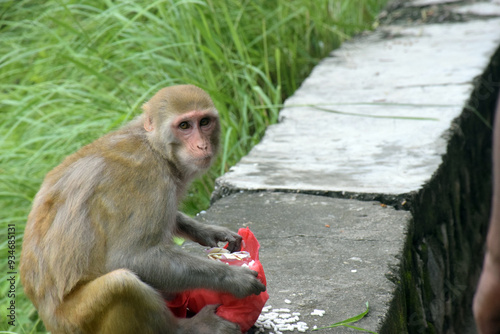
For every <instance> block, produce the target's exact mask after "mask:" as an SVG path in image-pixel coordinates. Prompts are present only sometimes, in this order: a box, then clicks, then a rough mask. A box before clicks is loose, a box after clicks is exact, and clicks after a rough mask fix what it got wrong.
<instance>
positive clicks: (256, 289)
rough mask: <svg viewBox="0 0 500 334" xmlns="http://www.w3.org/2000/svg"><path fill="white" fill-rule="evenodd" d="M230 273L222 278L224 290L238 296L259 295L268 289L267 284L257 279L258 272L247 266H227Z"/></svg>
mask: <svg viewBox="0 0 500 334" xmlns="http://www.w3.org/2000/svg"><path fill="white" fill-rule="evenodd" d="M226 268H227V271H228V273H227V274H226V275H224V277H223V278H222V282H221V283H222V285H223V287H224V290H226V291H227V292H229V293H231V294H233V295H234V296H235V297H236V298H244V297H246V296H250V295H258V294H260V293H261V292H264V291H266V286H265V285H264V284H262V282H261V281H259V280H258V279H257V274H258V273H257V272H256V271H253V270H250V269H248V268H245V267H238V266H226Z"/></svg>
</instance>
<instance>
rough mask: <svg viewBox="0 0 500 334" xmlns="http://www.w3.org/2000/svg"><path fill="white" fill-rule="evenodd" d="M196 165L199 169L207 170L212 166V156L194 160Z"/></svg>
mask: <svg viewBox="0 0 500 334" xmlns="http://www.w3.org/2000/svg"><path fill="white" fill-rule="evenodd" d="M196 164H197V165H198V166H199V167H201V168H208V167H210V165H211V164H212V155H207V156H205V157H202V158H199V159H196Z"/></svg>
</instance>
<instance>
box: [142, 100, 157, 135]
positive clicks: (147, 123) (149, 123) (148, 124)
mask: <svg viewBox="0 0 500 334" xmlns="http://www.w3.org/2000/svg"><path fill="white" fill-rule="evenodd" d="M142 110H143V111H144V129H145V130H146V131H147V132H151V131H153V130H154V126H153V120H152V119H151V113H150V111H149V105H148V103H147V102H146V103H144V104H143V106H142Z"/></svg>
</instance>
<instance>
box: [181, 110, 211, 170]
mask: <svg viewBox="0 0 500 334" xmlns="http://www.w3.org/2000/svg"><path fill="white" fill-rule="evenodd" d="M218 122H219V117H218V115H217V113H214V112H212V111H206V110H205V111H199V110H195V111H190V112H187V113H184V114H182V115H179V116H177V117H176V118H174V120H173V121H172V123H171V129H172V133H173V134H174V135H175V137H176V138H177V139H179V140H180V141H181V142H182V144H183V145H182V146H183V147H184V149H185V153H186V154H187V156H188V157H189V160H191V161H193V162H194V163H195V164H196V165H198V166H199V167H202V168H206V167H208V166H209V165H210V163H211V160H212V157H213V156H214V154H215V153H216V152H214V150H215V149H216V148H214V147H212V146H213V145H212V141H211V139H212V137H213V135H214V131H216V129H217V128H218ZM216 135H218V134H216Z"/></svg>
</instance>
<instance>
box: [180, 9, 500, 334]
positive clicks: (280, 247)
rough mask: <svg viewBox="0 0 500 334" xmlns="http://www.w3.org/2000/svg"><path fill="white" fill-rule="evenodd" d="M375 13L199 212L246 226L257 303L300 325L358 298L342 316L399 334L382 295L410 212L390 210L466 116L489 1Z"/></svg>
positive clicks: (402, 204) (489, 27)
mask: <svg viewBox="0 0 500 334" xmlns="http://www.w3.org/2000/svg"><path fill="white" fill-rule="evenodd" d="M415 12H416V13H417V19H415V15H414V13H415ZM405 13H406V14H405ZM408 13H410V14H411V15H410V14H408ZM425 13H426V14H425ZM432 13H434V14H432ZM443 13H444V14H443ZM438 14H439V15H441V16H442V17H443V19H442V20H441V21H444V22H440V19H439V17H437V15H438ZM445 14H446V15H445ZM419 15H420V16H419ZM433 15H434V16H436V17H434V16H433ZM383 16H384V19H383V20H385V21H386V22H389V23H391V22H393V23H392V24H389V25H382V26H381V27H379V28H378V29H377V30H376V31H375V32H373V33H367V34H364V35H363V36H360V37H357V38H354V39H353V40H352V41H349V42H346V43H345V44H344V45H343V46H342V47H341V48H340V49H339V50H336V51H334V52H333V53H332V54H331V56H330V57H328V58H326V59H325V60H324V61H322V62H321V64H319V65H318V66H317V67H316V68H315V69H314V70H313V72H312V73H311V75H310V77H309V78H308V79H307V80H306V81H305V82H304V83H303V84H302V86H301V87H300V89H299V90H298V91H297V92H296V93H295V94H294V95H293V96H292V97H290V98H289V99H288V100H287V101H286V103H285V108H284V109H283V110H282V111H281V114H280V122H279V123H278V124H276V125H272V126H270V127H269V129H268V130H267V131H266V134H265V137H264V138H263V140H262V142H261V143H260V144H258V145H257V146H256V147H255V148H254V149H253V150H252V151H251V152H250V153H249V154H248V156H246V157H244V158H243V159H242V160H241V161H240V162H239V163H238V164H237V165H236V166H234V167H233V168H231V170H230V172H228V173H227V174H226V175H224V176H223V177H221V178H220V179H218V181H217V187H216V190H215V192H214V201H215V203H214V205H213V206H212V207H211V208H210V209H209V210H208V212H207V213H204V214H202V215H200V216H199V219H201V220H203V221H205V222H207V223H213V224H220V225H224V226H228V227H230V228H232V229H237V228H239V227H243V226H250V228H251V229H252V231H253V232H254V233H255V234H256V236H257V238H258V239H259V241H260V242H261V261H262V263H263V265H264V268H265V271H266V274H267V279H268V290H269V294H270V300H269V302H268V305H271V306H272V308H274V309H275V310H276V309H277V310H278V311H281V313H290V314H291V313H294V312H296V313H300V316H299V317H300V321H304V322H306V323H307V326H308V327H309V330H308V331H310V330H311V329H312V328H313V326H318V327H321V326H326V325H330V324H333V323H335V322H338V321H342V320H345V319H347V318H350V317H352V316H354V315H357V314H359V313H361V312H363V311H364V310H365V308H366V306H365V303H366V302H369V305H370V312H369V314H368V315H367V316H366V317H365V318H364V319H363V320H361V321H359V322H357V323H355V324H353V325H355V326H359V327H362V328H365V329H368V330H371V331H377V332H380V333H395V332H394V331H393V332H390V331H389V330H388V329H387V328H392V330H394V328H401V332H406V329H405V328H406V325H407V322H408V321H409V320H408V319H406V314H404V316H403V313H405V312H407V310H406V311H405V310H402V309H399V310H398V305H396V304H397V302H396V301H395V295H396V291H397V289H398V287H399V282H400V280H401V279H402V278H401V277H400V276H398V275H400V274H401V273H399V272H398V270H399V269H398V268H399V266H400V265H401V259H402V258H403V257H404V256H406V255H405V254H404V247H405V243H406V242H407V233H408V229H409V228H410V226H411V221H412V216H411V214H410V213H409V212H408V211H405V210H396V209H395V207H397V208H407V206H408V204H407V201H409V200H410V199H411V197H412V194H415V193H417V192H418V191H419V190H420V189H421V188H422V186H423V185H424V184H426V182H428V181H429V180H431V177H432V176H433V174H434V173H435V172H436V170H437V169H438V168H439V167H440V165H441V164H442V156H443V154H445V153H446V151H447V145H448V139H449V136H448V134H449V133H450V131H452V130H453V129H452V121H453V120H454V119H455V118H456V117H458V116H459V115H460V114H461V113H462V112H474V111H473V110H467V103H468V99H469V97H470V95H471V92H472V90H473V85H474V79H475V78H477V77H478V76H479V75H481V74H482V72H483V71H484V70H485V68H486V67H487V65H488V64H489V62H490V59H491V57H492V56H493V54H494V52H495V50H496V49H497V48H498V46H499V45H500V18H499V16H500V1H498V0H495V1H489V2H474V3H468V2H467V3H464V2H460V1H432V3H429V2H422V1H421V0H419V1H417V0H416V1H413V2H406V3H405V4H404V5H400V6H399V7H397V6H396V7H395V8H392V9H391V11H388V12H386V13H384V14H383ZM419 17H420V18H419ZM447 18H449V19H450V20H452V21H457V20H458V21H461V22H451V23H450V22H446V20H447ZM394 22H395V23H394ZM428 22H435V23H430V24H429V23H428ZM436 22H440V23H436ZM464 110H465V111H464ZM316 195H326V196H316ZM331 197H343V198H342V199H339V198H331ZM359 199H362V200H364V201H360V200H359ZM373 200H380V201H382V202H384V203H386V204H390V206H386V205H381V203H380V202H376V201H373ZM391 205H393V206H395V207H393V206H391ZM185 247H188V248H190V247H192V246H191V245H187V246H185ZM281 309H288V310H289V312H284V311H283V310H281ZM315 309H319V310H324V311H325V313H324V315H322V316H321V315H320V314H321V312H319V311H317V312H315V311H314V310H315ZM398 312H399V313H398ZM311 313H312V314H311ZM284 317H286V316H284ZM401 319H403V320H401ZM297 321H298V320H297ZM297 321H296V322H297ZM398 322H400V323H398ZM424 326H427V325H425V324H424ZM282 328H285V327H282ZM427 330H428V328H420V329H419V331H417V332H419V333H423V332H426V331H427ZM265 332H266V333H271V332H274V333H277V331H276V328H274V329H271V330H269V329H268V330H266V331H265ZM295 332H297V330H295ZM355 332H356V331H354V330H352V329H349V328H345V327H337V328H335V329H326V330H321V331H319V333H355ZM438 332H439V330H438Z"/></svg>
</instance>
